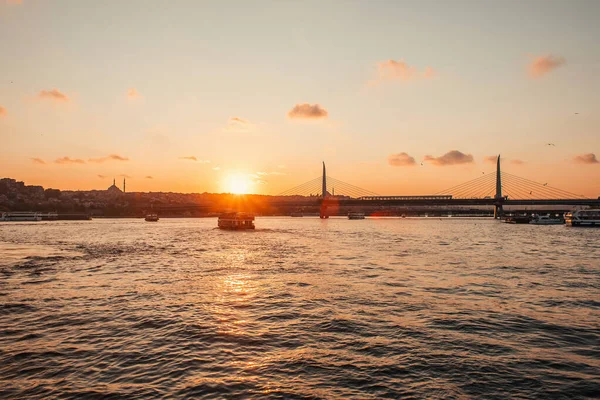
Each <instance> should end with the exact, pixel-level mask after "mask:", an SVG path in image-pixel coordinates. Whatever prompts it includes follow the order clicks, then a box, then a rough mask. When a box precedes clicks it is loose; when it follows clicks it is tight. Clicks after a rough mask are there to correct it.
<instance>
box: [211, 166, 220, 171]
mask: <svg viewBox="0 0 600 400" xmlns="http://www.w3.org/2000/svg"><path fill="white" fill-rule="evenodd" d="M220 169H221V167H213V170H215V171H219V170H220Z"/></svg>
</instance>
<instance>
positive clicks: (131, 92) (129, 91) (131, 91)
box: [127, 88, 142, 99]
mask: <svg viewBox="0 0 600 400" xmlns="http://www.w3.org/2000/svg"><path fill="white" fill-rule="evenodd" d="M127 97H128V98H130V99H138V98H140V97H142V95H141V94H139V93H138V91H137V90H136V89H135V88H129V89H127Z"/></svg>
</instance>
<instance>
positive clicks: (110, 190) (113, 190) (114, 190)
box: [106, 178, 125, 194]
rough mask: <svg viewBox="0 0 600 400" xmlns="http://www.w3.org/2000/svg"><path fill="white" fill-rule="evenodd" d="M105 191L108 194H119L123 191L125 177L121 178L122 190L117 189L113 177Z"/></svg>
mask: <svg viewBox="0 0 600 400" xmlns="http://www.w3.org/2000/svg"><path fill="white" fill-rule="evenodd" d="M106 192H107V193H108V194H121V193H125V178H123V190H121V189H119V187H118V186H117V185H116V181H115V179H114V178H113V184H112V185H111V186H110V187H109V188H108V189H106Z"/></svg>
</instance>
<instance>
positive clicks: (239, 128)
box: [223, 117, 254, 132]
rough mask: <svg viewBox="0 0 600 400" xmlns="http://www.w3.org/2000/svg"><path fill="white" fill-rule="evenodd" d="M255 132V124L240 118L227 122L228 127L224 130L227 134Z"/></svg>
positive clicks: (233, 118) (230, 119)
mask: <svg viewBox="0 0 600 400" xmlns="http://www.w3.org/2000/svg"><path fill="white" fill-rule="evenodd" d="M253 130H254V124H253V123H252V122H250V121H248V120H247V119H244V118H240V117H231V118H229V120H228V121H227V126H225V128H223V131H225V132H251V131H253Z"/></svg>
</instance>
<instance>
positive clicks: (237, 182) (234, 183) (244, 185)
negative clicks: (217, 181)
mask: <svg viewBox="0 0 600 400" xmlns="http://www.w3.org/2000/svg"><path fill="white" fill-rule="evenodd" d="M226 188H227V191H228V192H229V193H235V194H245V193H248V189H249V188H250V181H249V180H248V178H247V177H246V176H244V175H240V174H233V175H229V177H227V180H226Z"/></svg>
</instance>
